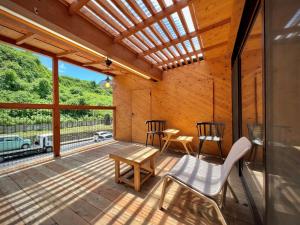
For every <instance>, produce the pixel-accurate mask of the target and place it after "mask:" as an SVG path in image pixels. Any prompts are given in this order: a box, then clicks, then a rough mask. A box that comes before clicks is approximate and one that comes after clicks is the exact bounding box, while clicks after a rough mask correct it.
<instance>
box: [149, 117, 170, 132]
mask: <svg viewBox="0 0 300 225" xmlns="http://www.w3.org/2000/svg"><path fill="white" fill-rule="evenodd" d="M146 125H147V129H148V131H152V132H159V131H163V130H165V129H166V121H165V120H147V121H146Z"/></svg>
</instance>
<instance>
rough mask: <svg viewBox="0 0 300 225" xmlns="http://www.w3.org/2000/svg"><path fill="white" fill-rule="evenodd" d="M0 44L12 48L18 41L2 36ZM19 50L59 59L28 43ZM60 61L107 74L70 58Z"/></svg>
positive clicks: (21, 45) (53, 54) (19, 46)
mask: <svg viewBox="0 0 300 225" xmlns="http://www.w3.org/2000/svg"><path fill="white" fill-rule="evenodd" d="M0 42H2V43H5V44H10V45H12V46H16V41H15V40H14V39H11V38H8V37H5V36H2V35H0ZM18 48H23V49H25V50H29V51H32V52H36V53H39V54H42V55H46V56H48V57H52V58H53V57H57V55H56V54H55V53H53V52H49V51H46V50H43V49H40V48H37V47H34V46H32V45H29V44H26V43H23V44H20V45H18ZM60 60H62V61H65V62H68V63H71V64H74V65H76V66H79V67H83V68H86V69H89V70H92V71H94V72H98V73H105V74H107V73H106V72H105V71H103V70H101V69H98V68H94V67H90V66H83V63H80V62H77V61H75V60H72V59H69V58H64V57H61V58H60ZM108 75H111V76H114V75H113V74H108Z"/></svg>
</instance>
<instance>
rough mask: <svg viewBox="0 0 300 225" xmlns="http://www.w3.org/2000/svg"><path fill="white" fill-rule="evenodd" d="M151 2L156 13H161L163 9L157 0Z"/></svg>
mask: <svg viewBox="0 0 300 225" xmlns="http://www.w3.org/2000/svg"><path fill="white" fill-rule="evenodd" d="M150 2H151V4H152V5H153V7H154V9H155V12H156V13H158V12H160V11H161V7H160V5H159V3H158V2H157V0H150Z"/></svg>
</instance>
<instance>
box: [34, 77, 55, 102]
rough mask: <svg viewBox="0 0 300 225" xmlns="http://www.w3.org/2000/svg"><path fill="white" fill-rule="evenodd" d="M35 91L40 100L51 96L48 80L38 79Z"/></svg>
mask: <svg viewBox="0 0 300 225" xmlns="http://www.w3.org/2000/svg"><path fill="white" fill-rule="evenodd" d="M36 91H37V93H38V94H39V96H40V97H41V98H46V97H47V96H48V95H50V94H51V91H52V87H51V85H50V83H49V81H48V80H46V79H40V80H39V82H38V85H37V87H36Z"/></svg>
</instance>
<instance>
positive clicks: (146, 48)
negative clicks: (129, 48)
mask: <svg viewBox="0 0 300 225" xmlns="http://www.w3.org/2000/svg"><path fill="white" fill-rule="evenodd" d="M129 38H130V39H131V40H132V41H133V42H134V43H136V44H137V45H138V47H139V48H141V49H143V50H144V51H147V50H148V49H149V48H148V47H147V46H146V45H144V44H143V43H142V42H141V41H140V40H139V39H138V38H137V37H136V36H134V35H131V36H130V37H129Z"/></svg>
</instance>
